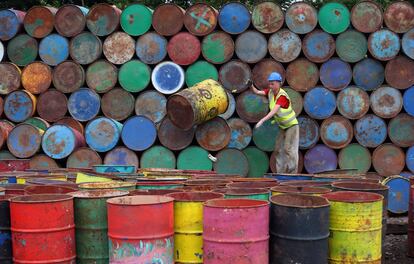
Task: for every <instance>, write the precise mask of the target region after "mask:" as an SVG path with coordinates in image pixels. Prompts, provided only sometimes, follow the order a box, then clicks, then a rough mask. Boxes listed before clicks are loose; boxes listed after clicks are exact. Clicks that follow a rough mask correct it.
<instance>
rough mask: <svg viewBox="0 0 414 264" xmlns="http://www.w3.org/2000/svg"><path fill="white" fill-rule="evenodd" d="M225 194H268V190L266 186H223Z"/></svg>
mask: <svg viewBox="0 0 414 264" xmlns="http://www.w3.org/2000/svg"><path fill="white" fill-rule="evenodd" d="M223 191H225V193H224V194H225V195H234V196H236V195H240V196H242V195H258V194H269V190H268V189H266V188H227V187H226V188H223Z"/></svg>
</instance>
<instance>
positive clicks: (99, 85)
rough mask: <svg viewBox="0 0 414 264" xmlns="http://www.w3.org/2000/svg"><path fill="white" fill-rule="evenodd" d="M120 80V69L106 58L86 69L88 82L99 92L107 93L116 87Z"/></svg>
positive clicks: (90, 86) (89, 85)
mask: <svg viewBox="0 0 414 264" xmlns="http://www.w3.org/2000/svg"><path fill="white" fill-rule="evenodd" d="M117 81H118V69H117V68H116V66H115V65H113V64H112V63H110V62H109V61H106V60H98V61H95V62H94V63H92V64H90V65H89V66H88V69H87V70H86V84H87V85H88V87H89V88H91V89H93V90H95V91H96V92H98V93H106V92H108V91H109V90H111V89H112V88H114V87H115V85H116V83H117Z"/></svg>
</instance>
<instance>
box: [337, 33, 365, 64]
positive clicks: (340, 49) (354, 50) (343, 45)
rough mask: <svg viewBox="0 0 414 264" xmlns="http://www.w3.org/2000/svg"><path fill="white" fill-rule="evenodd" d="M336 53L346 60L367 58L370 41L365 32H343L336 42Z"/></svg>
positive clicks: (354, 60)
mask: <svg viewBox="0 0 414 264" xmlns="http://www.w3.org/2000/svg"><path fill="white" fill-rule="evenodd" d="M335 46H336V54H338V56H339V58H341V59H342V60H344V61H346V62H351V63H355V62H358V61H360V60H362V59H363V58H365V56H366V54H367V51H368V42H367V39H366V37H365V35H364V34H362V33H361V32H358V31H356V30H347V31H345V32H343V33H341V34H340V35H339V36H338V37H337V38H336V42H335Z"/></svg>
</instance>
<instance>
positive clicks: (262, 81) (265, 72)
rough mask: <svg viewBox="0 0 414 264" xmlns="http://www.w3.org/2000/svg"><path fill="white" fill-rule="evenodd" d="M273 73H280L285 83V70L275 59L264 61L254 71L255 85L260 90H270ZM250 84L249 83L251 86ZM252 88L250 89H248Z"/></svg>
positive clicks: (255, 66)
mask: <svg viewBox="0 0 414 264" xmlns="http://www.w3.org/2000/svg"><path fill="white" fill-rule="evenodd" d="M272 72H278V73H279V74H280V75H281V76H282V84H283V82H284V81H285V68H284V67H283V65H282V64H281V63H280V62H278V61H275V60H273V59H263V60H261V61H260V62H259V63H257V64H256V65H254V67H253V70H252V75H253V77H252V78H253V83H254V85H256V87H257V88H259V89H266V88H269V81H268V80H267V79H268V78H269V75H270V74H271V73H272ZM249 84H250V83H248V86H249ZM247 88H250V87H247Z"/></svg>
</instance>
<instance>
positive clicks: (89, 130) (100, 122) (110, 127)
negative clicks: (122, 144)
mask: <svg viewBox="0 0 414 264" xmlns="http://www.w3.org/2000/svg"><path fill="white" fill-rule="evenodd" d="M121 130H122V124H121V123H119V122H118V121H116V120H114V119H110V118H106V117H98V118H95V119H93V120H91V121H90V122H89V123H88V124H87V125H86V127H85V140H86V143H87V144H88V146H89V147H90V148H91V149H93V150H95V151H98V152H107V151H110V150H111V149H113V148H114V147H115V146H116V145H117V144H118V141H119V138H120V136H121Z"/></svg>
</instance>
